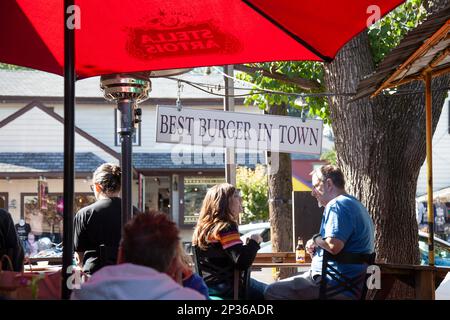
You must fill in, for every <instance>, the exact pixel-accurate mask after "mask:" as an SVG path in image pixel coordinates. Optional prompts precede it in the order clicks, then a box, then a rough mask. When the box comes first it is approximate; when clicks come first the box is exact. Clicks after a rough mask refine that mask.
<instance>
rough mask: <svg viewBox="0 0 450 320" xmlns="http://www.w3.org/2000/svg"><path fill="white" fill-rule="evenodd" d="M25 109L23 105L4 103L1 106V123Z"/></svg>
mask: <svg viewBox="0 0 450 320" xmlns="http://www.w3.org/2000/svg"><path fill="white" fill-rule="evenodd" d="M23 107H25V105H24V104H23V103H2V104H0V121H2V120H3V119H5V118H6V117H9V116H10V115H12V114H13V113H14V112H16V111H18V110H20V109H22V108H23Z"/></svg>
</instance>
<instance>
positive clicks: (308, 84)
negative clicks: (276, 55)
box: [234, 64, 321, 90]
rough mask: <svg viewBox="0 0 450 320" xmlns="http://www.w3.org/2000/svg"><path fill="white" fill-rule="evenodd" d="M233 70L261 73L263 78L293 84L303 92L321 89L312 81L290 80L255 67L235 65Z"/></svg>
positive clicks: (278, 73) (276, 73)
mask: <svg viewBox="0 0 450 320" xmlns="http://www.w3.org/2000/svg"><path fill="white" fill-rule="evenodd" d="M234 69H235V70H238V71H242V72H245V73H248V74H255V73H257V72H262V75H263V76H264V77H268V78H272V79H275V80H280V81H283V82H286V83H290V84H294V85H296V86H299V87H300V88H302V89H305V90H317V89H320V87H321V86H320V84H319V83H318V82H317V81H314V80H309V79H303V78H295V79H291V78H288V77H287V76H286V75H284V74H282V73H280V72H271V71H269V70H266V69H263V68H255V67H249V66H244V65H242V64H235V65H234Z"/></svg>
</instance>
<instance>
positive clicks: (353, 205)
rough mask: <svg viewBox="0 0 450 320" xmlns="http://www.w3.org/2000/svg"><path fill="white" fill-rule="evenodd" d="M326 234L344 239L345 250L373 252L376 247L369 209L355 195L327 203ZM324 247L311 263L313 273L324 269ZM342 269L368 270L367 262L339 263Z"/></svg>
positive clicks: (354, 273)
mask: <svg viewBox="0 0 450 320" xmlns="http://www.w3.org/2000/svg"><path fill="white" fill-rule="evenodd" d="M320 234H321V235H322V238H324V239H325V238H329V237H331V238H337V239H339V240H341V241H342V242H344V248H343V249H342V252H352V253H372V252H373V251H374V226H373V222H372V219H371V217H370V216H369V213H368V212H367V209H366V208H365V207H364V206H363V205H362V204H361V202H359V201H358V200H357V199H356V198H355V197H353V196H351V195H348V194H343V195H340V196H338V197H336V198H335V199H333V200H331V201H330V202H329V203H328V204H327V205H326V207H325V211H324V213H323V216H322V223H321V226H320ZM322 257H323V249H322V248H318V250H316V253H315V254H314V256H313V259H312V263H311V270H312V274H313V275H316V274H321V273H322ZM330 264H332V265H335V266H336V268H337V269H338V271H339V272H341V273H342V274H344V275H346V276H348V277H356V276H358V275H360V274H361V273H365V272H366V269H367V265H361V264H336V263H330Z"/></svg>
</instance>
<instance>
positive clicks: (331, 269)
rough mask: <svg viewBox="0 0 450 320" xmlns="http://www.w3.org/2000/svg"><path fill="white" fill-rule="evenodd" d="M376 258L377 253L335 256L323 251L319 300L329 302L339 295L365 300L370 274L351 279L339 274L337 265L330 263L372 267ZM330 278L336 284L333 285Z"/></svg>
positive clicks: (342, 253)
mask: <svg viewBox="0 0 450 320" xmlns="http://www.w3.org/2000/svg"><path fill="white" fill-rule="evenodd" d="M375 256H376V255H375V252H373V253H370V254H360V253H348V252H341V253H339V254H337V255H333V254H331V253H329V252H328V251H326V250H323V261H322V278H321V280H320V291H319V299H321V300H327V299H330V298H333V297H334V298H336V297H337V296H338V295H339V294H343V293H351V294H352V295H353V296H355V297H359V299H360V300H365V299H366V295H367V279H368V278H369V277H370V274H368V273H366V272H364V273H361V274H360V275H358V276H356V277H353V278H350V277H348V276H346V275H343V274H342V273H341V272H339V271H338V270H337V267H336V265H332V264H331V263H330V262H336V264H364V265H367V266H370V265H373V264H374V263H375ZM329 278H331V279H332V280H333V281H334V283H331V281H330V279H329Z"/></svg>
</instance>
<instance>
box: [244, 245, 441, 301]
mask: <svg viewBox="0 0 450 320" xmlns="http://www.w3.org/2000/svg"><path fill="white" fill-rule="evenodd" d="M376 265H377V266H378V267H379V268H380V272H381V279H380V280H381V289H380V290H375V291H373V292H372V295H371V298H372V299H375V300H384V299H386V297H387V296H388V294H389V293H390V291H391V289H392V286H393V285H394V283H395V281H396V280H398V281H401V282H402V283H405V284H407V285H409V286H410V287H412V288H413V289H414V292H415V298H416V299H421V300H422V299H423V300H434V296H435V290H436V288H437V287H438V286H439V284H440V283H441V282H442V280H444V278H445V276H446V275H447V273H448V272H450V267H441V266H428V265H405V264H391V263H376ZM310 266H311V259H310V257H309V255H307V260H306V263H302V264H299V263H295V253H294V252H276V253H258V254H257V255H256V258H255V260H254V262H253V264H252V269H256V270H258V269H260V268H301V269H304V270H302V271H306V270H307V269H308V268H309V267H310Z"/></svg>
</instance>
